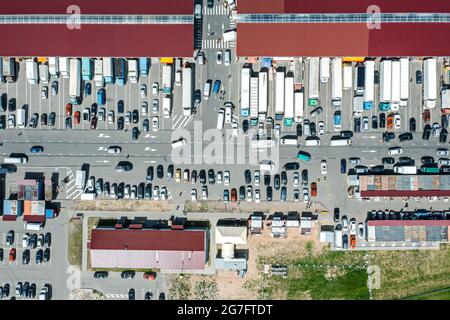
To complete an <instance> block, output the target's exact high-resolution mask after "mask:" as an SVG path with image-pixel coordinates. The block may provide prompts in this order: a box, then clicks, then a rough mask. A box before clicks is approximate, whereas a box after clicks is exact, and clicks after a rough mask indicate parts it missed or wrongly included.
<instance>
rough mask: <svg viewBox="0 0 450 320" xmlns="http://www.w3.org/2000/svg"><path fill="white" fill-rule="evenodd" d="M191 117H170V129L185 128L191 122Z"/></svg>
mask: <svg viewBox="0 0 450 320" xmlns="http://www.w3.org/2000/svg"><path fill="white" fill-rule="evenodd" d="M192 118H193V116H183V115H175V116H173V117H172V129H173V130H174V129H179V128H184V127H186V126H187V125H188V124H189V122H191V121H192Z"/></svg>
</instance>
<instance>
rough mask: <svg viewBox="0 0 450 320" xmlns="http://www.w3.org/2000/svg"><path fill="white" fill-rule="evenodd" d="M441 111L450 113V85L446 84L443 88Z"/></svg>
mask: <svg viewBox="0 0 450 320" xmlns="http://www.w3.org/2000/svg"><path fill="white" fill-rule="evenodd" d="M441 102H442V105H441V112H442V113H443V114H450V85H446V86H444V87H443V88H442V90H441Z"/></svg>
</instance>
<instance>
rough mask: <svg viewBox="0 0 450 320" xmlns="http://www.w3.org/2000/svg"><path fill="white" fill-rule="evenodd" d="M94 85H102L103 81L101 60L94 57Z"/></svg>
mask: <svg viewBox="0 0 450 320" xmlns="http://www.w3.org/2000/svg"><path fill="white" fill-rule="evenodd" d="M94 85H95V86H96V87H103V86H104V85H105V81H104V79H103V60H102V59H95V62H94Z"/></svg>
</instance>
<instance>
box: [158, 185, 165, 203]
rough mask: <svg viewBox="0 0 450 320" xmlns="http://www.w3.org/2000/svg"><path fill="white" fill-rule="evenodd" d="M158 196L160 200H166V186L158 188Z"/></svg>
mask: <svg viewBox="0 0 450 320" xmlns="http://www.w3.org/2000/svg"><path fill="white" fill-rule="evenodd" d="M159 196H160V198H161V200H162V201H164V200H167V188H166V187H161V188H160V189H159Z"/></svg>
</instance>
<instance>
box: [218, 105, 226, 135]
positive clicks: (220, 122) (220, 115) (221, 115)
mask: <svg viewBox="0 0 450 320" xmlns="http://www.w3.org/2000/svg"><path fill="white" fill-rule="evenodd" d="M224 120H225V110H224V109H223V108H220V110H219V113H218V114H217V130H222V129H223V122H224Z"/></svg>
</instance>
